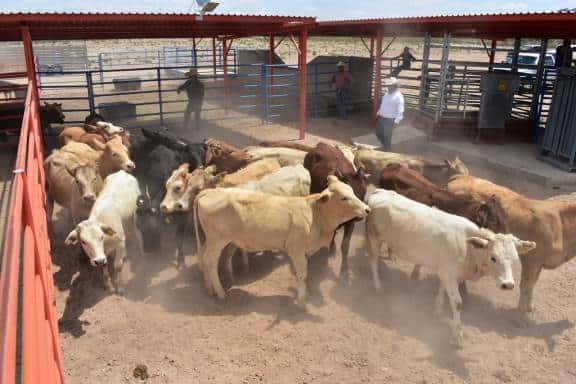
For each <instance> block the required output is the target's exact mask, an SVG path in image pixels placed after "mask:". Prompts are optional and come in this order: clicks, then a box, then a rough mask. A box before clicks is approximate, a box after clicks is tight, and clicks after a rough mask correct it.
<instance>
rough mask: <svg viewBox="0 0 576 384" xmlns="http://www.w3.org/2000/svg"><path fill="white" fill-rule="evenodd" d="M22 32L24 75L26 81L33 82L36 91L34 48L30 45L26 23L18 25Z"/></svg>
mask: <svg viewBox="0 0 576 384" xmlns="http://www.w3.org/2000/svg"><path fill="white" fill-rule="evenodd" d="M20 32H21V34H22V44H23V45H24V57H25V59H26V75H27V77H28V81H29V82H31V83H32V84H33V88H34V89H35V90H36V93H38V92H37V91H38V82H37V79H36V64H35V60H34V48H33V46H32V37H31V36H30V29H29V28H28V26H27V25H23V26H22V27H20Z"/></svg>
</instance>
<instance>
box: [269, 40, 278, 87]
mask: <svg viewBox="0 0 576 384" xmlns="http://www.w3.org/2000/svg"><path fill="white" fill-rule="evenodd" d="M268 43H269V49H268V65H269V66H270V68H269V71H268V72H269V74H270V80H269V81H268V84H270V90H269V91H268V92H269V94H271V93H272V86H273V85H274V67H273V66H272V64H274V55H275V52H274V51H275V49H276V46H275V45H274V34H273V33H271V34H270V36H269V41H268Z"/></svg>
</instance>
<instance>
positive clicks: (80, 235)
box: [66, 171, 143, 293]
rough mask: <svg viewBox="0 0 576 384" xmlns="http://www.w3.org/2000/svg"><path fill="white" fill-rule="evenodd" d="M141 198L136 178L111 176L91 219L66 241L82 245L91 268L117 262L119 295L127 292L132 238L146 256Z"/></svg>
mask: <svg viewBox="0 0 576 384" xmlns="http://www.w3.org/2000/svg"><path fill="white" fill-rule="evenodd" d="M140 195H141V192H140V188H139V187H138V181H137V180H136V178H135V177H134V176H132V175H130V174H129V173H127V172H125V171H118V172H116V173H113V174H111V175H110V176H108V177H106V179H105V180H104V188H103V189H102V191H101V193H100V195H99V196H98V198H97V199H96V202H95V203H94V206H93V207H92V210H91V211H90V216H89V217H88V219H87V220H84V221H82V222H81V223H80V224H78V225H77V226H76V228H75V229H74V230H73V231H72V232H70V234H69V235H68V237H67V238H66V245H74V244H77V243H78V241H80V244H81V245H82V249H83V250H84V252H85V253H86V254H87V255H88V257H89V259H90V264H92V265H93V266H95V267H97V266H104V265H105V264H106V263H107V257H111V258H113V259H114V263H113V269H114V272H115V273H114V275H113V279H112V283H113V285H114V288H115V289H116V292H118V293H121V291H122V289H123V283H124V282H123V279H122V266H123V264H124V260H125V258H126V237H127V235H128V234H130V235H132V236H134V237H135V239H136V241H137V243H138V247H139V251H140V254H141V255H142V254H143V251H142V236H141V234H140V232H139V230H138V229H137V227H136V203H137V200H138V196H140ZM109 267H110V266H108V268H109ZM108 268H104V274H105V276H106V277H105V282H106V284H108V283H109V278H108V272H109V271H108Z"/></svg>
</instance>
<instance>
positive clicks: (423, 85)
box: [418, 33, 432, 111]
mask: <svg viewBox="0 0 576 384" xmlns="http://www.w3.org/2000/svg"><path fill="white" fill-rule="evenodd" d="M431 42H432V36H431V35H430V34H429V33H427V34H426V36H425V37H424V52H423V53H422V68H421V70H420V96H419V100H418V101H419V102H418V106H419V109H420V110H421V111H423V110H424V109H425V107H426V96H427V95H426V90H427V89H428V62H429V60H430V43H431Z"/></svg>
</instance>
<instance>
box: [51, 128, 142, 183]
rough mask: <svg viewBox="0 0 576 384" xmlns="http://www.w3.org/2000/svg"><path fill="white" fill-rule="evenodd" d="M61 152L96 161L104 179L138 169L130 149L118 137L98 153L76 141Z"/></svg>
mask: <svg viewBox="0 0 576 384" xmlns="http://www.w3.org/2000/svg"><path fill="white" fill-rule="evenodd" d="M60 150H61V151H63V152H67V153H70V154H73V155H75V156H76V157H78V158H79V159H82V160H85V161H96V162H97V163H98V170H99V172H100V175H101V176H102V178H105V177H106V176H108V175H109V174H111V173H114V172H117V171H119V170H124V171H127V172H131V171H133V170H134V169H135V168H136V165H135V164H134V162H133V161H132V160H130V154H129V153H128V148H126V146H125V145H124V144H122V139H121V138H120V137H118V136H116V137H114V138H112V139H110V140H109V141H107V142H106V145H105V148H104V150H103V151H96V150H94V149H92V148H91V147H90V146H88V145H86V144H83V143H77V142H75V141H71V142H69V143H68V144H66V145H65V146H63V147H62V148H60Z"/></svg>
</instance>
